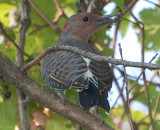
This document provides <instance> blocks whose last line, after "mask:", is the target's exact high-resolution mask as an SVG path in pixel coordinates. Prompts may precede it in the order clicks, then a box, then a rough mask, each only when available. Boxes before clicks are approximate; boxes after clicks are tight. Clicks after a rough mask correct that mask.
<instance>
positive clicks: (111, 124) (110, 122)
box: [98, 107, 115, 129]
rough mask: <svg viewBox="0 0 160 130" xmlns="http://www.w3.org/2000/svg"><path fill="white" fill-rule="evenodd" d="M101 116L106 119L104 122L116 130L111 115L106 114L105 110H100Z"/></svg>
mask: <svg viewBox="0 0 160 130" xmlns="http://www.w3.org/2000/svg"><path fill="white" fill-rule="evenodd" d="M98 112H99V114H100V115H101V116H102V118H103V119H104V122H106V123H107V124H108V125H109V126H111V127H112V128H114V129H115V124H114V123H113V119H112V116H111V115H110V114H106V111H105V110H104V109H103V108H100V107H99V109H98Z"/></svg>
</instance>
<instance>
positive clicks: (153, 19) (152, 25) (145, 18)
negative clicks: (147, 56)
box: [140, 7, 160, 50]
mask: <svg viewBox="0 0 160 130" xmlns="http://www.w3.org/2000/svg"><path fill="white" fill-rule="evenodd" d="M140 17H141V19H142V22H143V23H144V25H145V35H146V36H145V41H146V42H145V48H147V49H154V50H159V49H160V42H159V36H160V24H159V22H160V8H158V7H156V8H155V9H145V10H143V11H142V12H140ZM150 43H153V46H152V47H148V44H150Z"/></svg>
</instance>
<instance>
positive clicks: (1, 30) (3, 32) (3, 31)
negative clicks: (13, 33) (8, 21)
mask: <svg viewBox="0 0 160 130" xmlns="http://www.w3.org/2000/svg"><path fill="white" fill-rule="evenodd" d="M0 32H1V33H2V34H3V35H4V36H5V37H6V38H8V39H9V40H10V41H11V42H12V43H13V45H14V46H15V47H16V48H17V49H18V50H19V51H20V52H21V53H22V54H24V55H25V56H27V57H28V58H29V59H30V60H33V57H31V56H30V55H28V54H27V53H26V52H24V51H23V50H22V49H21V48H20V47H19V46H18V45H17V43H16V42H15V41H14V40H13V39H12V38H11V37H10V36H9V34H8V33H7V32H6V30H5V29H4V28H3V25H2V23H1V22H0Z"/></svg>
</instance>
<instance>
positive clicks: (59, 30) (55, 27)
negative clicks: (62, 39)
mask: <svg viewBox="0 0 160 130" xmlns="http://www.w3.org/2000/svg"><path fill="white" fill-rule="evenodd" d="M28 2H29V3H30V4H31V5H32V6H33V8H34V9H35V10H36V11H37V12H38V13H39V14H40V15H41V17H42V18H43V19H44V20H45V21H46V22H47V23H48V24H49V25H50V26H51V27H52V28H53V29H54V30H56V31H57V32H58V33H61V29H60V28H59V27H58V26H57V24H55V23H53V22H51V21H50V20H49V19H48V18H47V16H46V15H45V14H44V13H43V12H42V11H41V10H40V9H39V8H38V6H37V5H36V4H35V3H34V2H33V1H32V0H28Z"/></svg>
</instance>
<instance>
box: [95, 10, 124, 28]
mask: <svg viewBox="0 0 160 130" xmlns="http://www.w3.org/2000/svg"><path fill="white" fill-rule="evenodd" d="M122 16H123V14H122V13H120V14H111V15H104V16H101V17H100V18H98V19H96V20H95V23H96V25H98V26H100V25H102V26H110V25H111V24H113V23H117V22H119V21H120V20H121V17H122Z"/></svg>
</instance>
